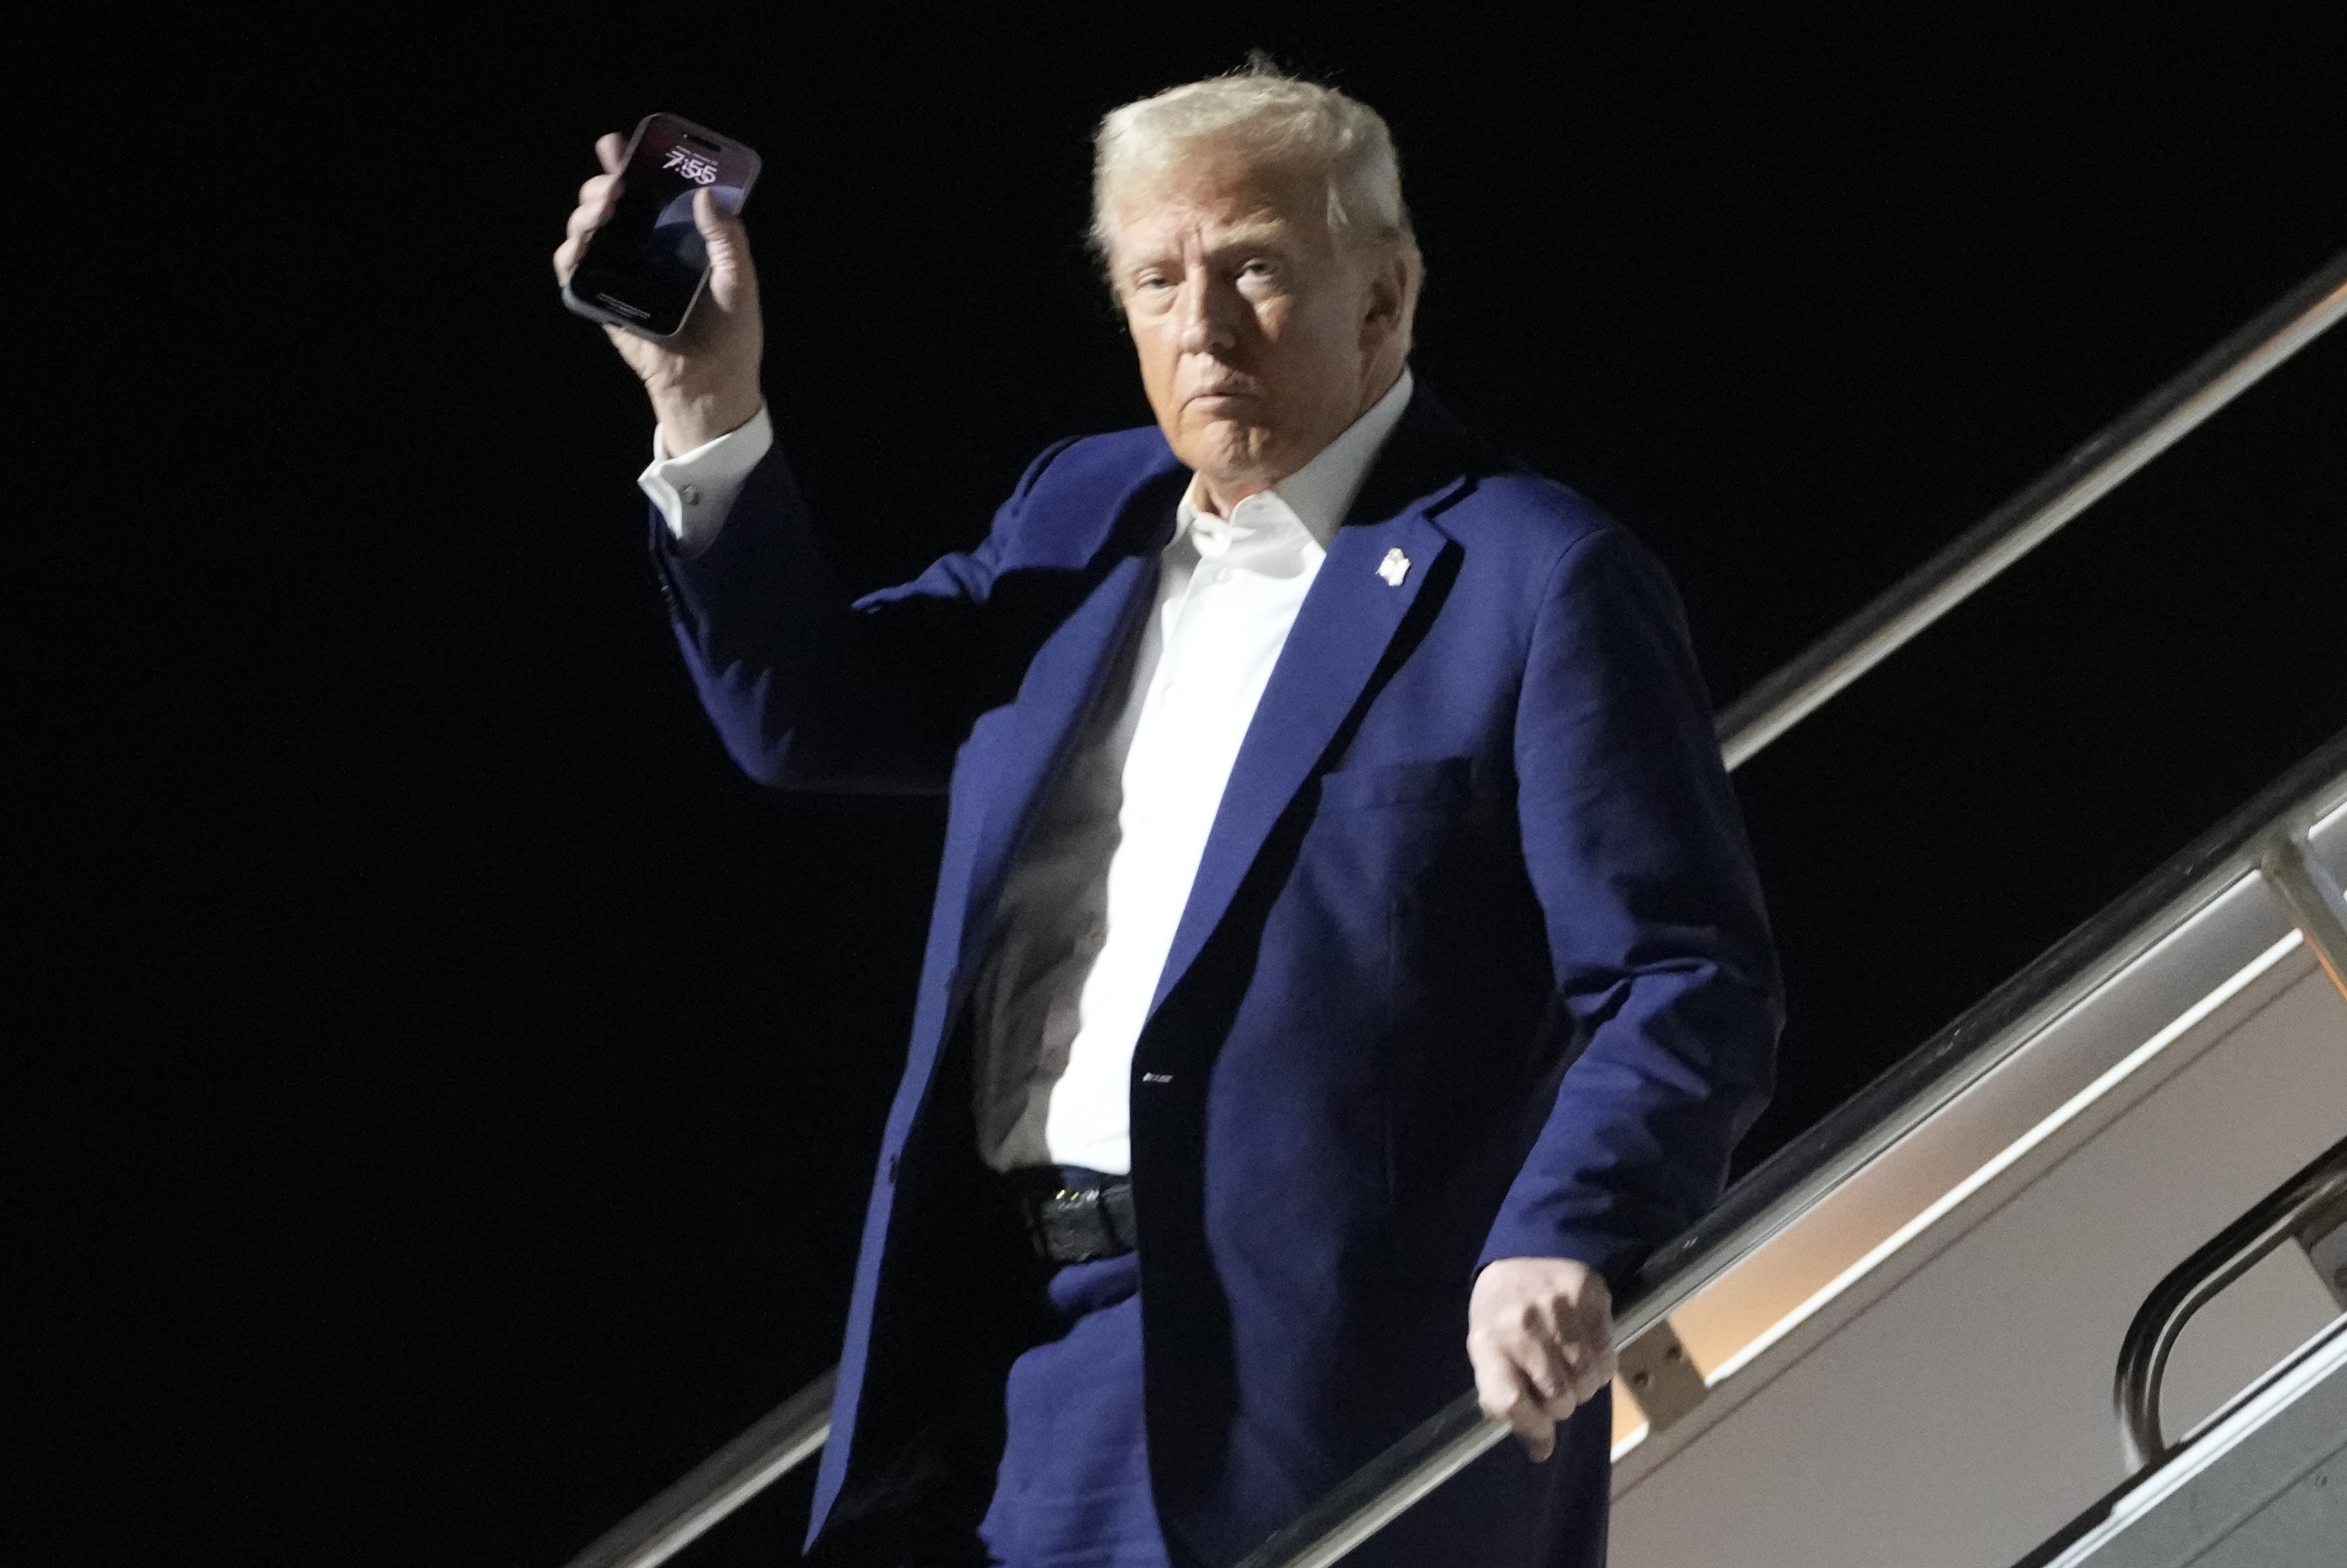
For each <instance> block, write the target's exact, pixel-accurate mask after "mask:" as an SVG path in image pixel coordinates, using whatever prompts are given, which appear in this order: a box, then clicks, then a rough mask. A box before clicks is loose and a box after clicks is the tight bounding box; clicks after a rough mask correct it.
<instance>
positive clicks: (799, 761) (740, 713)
mask: <svg viewBox="0 0 2347 1568" xmlns="http://www.w3.org/2000/svg"><path fill="white" fill-rule="evenodd" d="M1068 445H1069V444H1068V443H1064V442H1063V443H1061V444H1060V445H1059V446H1053V447H1051V449H1049V450H1048V451H1046V452H1044V454H1043V455H1042V456H1040V457H1038V458H1037V459H1036V460H1035V462H1034V463H1033V464H1032V465H1031V466H1030V467H1029V468H1028V470H1027V472H1026V474H1025V475H1024V476H1023V477H1021V478H1020V482H1019V487H1018V488H1017V489H1016V490H1015V491H1013V492H1012V494H1011V497H1010V499H1009V500H1007V501H1005V502H1004V503H1003V504H1002V506H1001V507H1000V508H999V510H998V511H997V512H996V513H995V517H994V526H993V528H992V529H991V530H990V531H989V533H988V535H987V537H986V539H985V540H984V542H982V543H981V544H979V547H978V548H976V549H975V550H972V551H969V552H968V553H966V554H962V553H957V554H953V555H948V556H946V557H943V558H942V559H939V560H938V561H937V562H936V564H934V565H932V566H931V567H930V568H929V569H928V570H927V571H926V572H923V573H922V574H921V575H920V576H919V577H918V578H917V579H914V580H913V581H911V582H909V583H906V584H904V585H903V586H901V587H898V588H893V589H884V590H882V591H880V592H878V593H874V594H870V595H867V596H866V597H865V598H863V599H860V600H851V599H850V598H849V595H848V593H847V590H846V588H845V587H844V586H842V584H841V583H840V580H839V578H838V576H837V574H836V573H835V572H834V571H833V569H832V567H831V563H830V561H829V560H828V559H825V555H824V551H823V548H822V546H821V544H820V543H819V542H818V541H817V539H816V538H815V529H814V528H813V526H812V524H811V522H810V521H809V519H808V517H807V511H806V506H805V501H804V500H803V499H802V498H801V497H800V495H799V489H798V485H797V483H796V481H795V480H794V478H793V477H792V475H791V472H790V468H789V466H788V465H787V464H785V463H784V460H783V456H782V453H781V450H780V448H779V447H777V448H775V449H774V450H773V451H770V452H769V453H768V454H767V455H766V456H765V457H764V459H763V460H762V461H761V462H760V463H759V464H758V466H757V467H756V468H755V469H753V471H752V472H751V474H750V477H749V479H748V481H747V482H746V483H745V484H744V486H743V489H742V492H741V495H740V497H738V498H737V499H736V500H735V501H734V503H733V509H732V511H731V512H730V513H729V514H728V516H727V518H726V520H725V526H724V528H723V529H722V530H721V531H720V532H719V533H718V535H717V537H716V538H715V539H714V540H712V542H711V543H710V545H709V546H708V548H706V549H704V550H702V551H701V552H699V553H698V554H693V555H687V554H685V553H683V552H682V551H680V550H679V549H678V548H676V546H675V541H674V538H673V536H672V535H671V533H670V532H669V530H668V528H666V526H665V525H664V524H663V522H662V520H661V518H660V516H659V514H658V512H657V510H655V511H654V513H653V515H652V518H651V555H652V565H653V569H654V571H655V572H656V573H657V574H658V576H659V578H660V581H661V596H662V598H663V599H665V600H667V603H668V607H669V612H670V615H671V619H672V620H673V622H674V629H675V631H676V639H677V642H678V645H679V646H680V647H681V648H682V650H683V651H684V661H685V665H686V667H687V668H688V669H689V670H690V671H691V672H692V680H693V684H694V685H695V687H696V688H697V689H698V690H699V692H700V694H701V702H702V707H703V708H705V709H707V710H708V712H709V717H710V719H711V721H712V723H714V724H715V725H716V726H717V733H718V735H719V737H720V738H721V739H722V740H723V742H724V743H725V749H726V751H727V752H728V753H731V754H732V755H733V760H734V761H735V762H737V763H739V764H741V765H742V768H743V772H745V773H747V774H749V775H750V776H751V777H752V778H753V779H756V780H757V781H758V782H760V783H761V784H771V785H774V786H776V787H778V788H785V789H824V790H838V791H849V792H859V793H872V794H931V793H936V792H938V791H942V790H943V789H944V788H945V787H946V784H947V781H948V777H949V776H950V774H951V772H952V768H953V758H954V752H955V748H956V747H958V745H959V744H960V743H961V741H962V739H963V736H964V734H965V733H966V732H967V731H968V729H969V723H970V719H971V717H972V716H973V713H974V712H975V709H974V707H973V705H972V704H973V702H975V700H976V697H977V681H976V674H977V672H978V671H981V670H983V669H984V668H985V667H986V661H985V659H984V657H983V653H984V642H985V637H986V630H987V625H986V621H987V617H986V613H985V612H986V606H987V598H988V593H989V589H991V587H992V585H993V582H994V579H995V575H996V570H997V567H998V563H999V561H1000V559H1002V558H1003V554H1004V552H1005V550H1006V549H1007V548H1009V541H1010V539H1011V538H1013V537H1014V536H1015V534H1016V531H1017V528H1018V526H1019V521H1020V513H1021V511H1022V509H1023V507H1024V506H1025V504H1026V502H1027V499H1028V497H1029V496H1030V493H1031V492H1032V490H1033V488H1034V485H1035V481H1036V480H1037V478H1038V477H1040V475H1041V474H1042V472H1043V470H1044V469H1045V468H1046V467H1047V466H1050V464H1051V460H1052V459H1053V458H1054V457H1056V456H1059V454H1060V453H1061V451H1063V450H1065V449H1066V446H1068Z"/></svg>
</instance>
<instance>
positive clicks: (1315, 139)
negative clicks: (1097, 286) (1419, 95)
mask: <svg viewBox="0 0 2347 1568" xmlns="http://www.w3.org/2000/svg"><path fill="white" fill-rule="evenodd" d="M1209 146H1214V147H1232V146H1236V147H1240V148H1244V149H1247V150H1248V151H1251V152H1254V153H1255V154H1256V155H1258V156H1260V157H1263V158H1265V159H1268V160H1272V161H1276V162H1277V163H1280V164H1282V165H1284V166H1286V167H1287V168H1291V169H1303V170H1305V171H1307V172H1310V173H1314V174H1317V175H1319V176H1320V177H1322V178H1324V179H1326V180H1327V185H1328V231H1329V233H1330V234H1332V235H1334V236H1335V237H1336V239H1337V243H1339V244H1340V245H1348V246H1353V247H1358V248H1363V249H1368V248H1377V249H1383V248H1387V247H1391V246H1404V247H1408V248H1409V249H1410V250H1412V251H1415V250H1416V249H1417V242H1416V240H1415V238H1414V237H1413V236H1412V234H1411V232H1410V226H1409V209H1408V208H1407V207H1404V206H1403V205H1402V200H1401V162H1400V159H1399V158H1397V157H1396V156H1395V153H1394V145H1393V136H1392V133H1391V132H1389V131H1388V130H1387V129H1386V122H1385V121H1384V119H1383V118H1380V117H1379V116H1378V111H1377V110H1375V109H1373V108H1369V106H1368V105H1367V104H1365V103H1363V102H1361V101H1360V100H1359V99H1358V98H1353V97H1347V96H1346V95H1345V94H1343V93H1340V92H1338V91H1337V89H1336V88H1334V87H1322V86H1320V85H1319V84H1318V83H1317V82H1307V81H1304V80H1301V79H1299V78H1297V77H1291V76H1288V75H1286V73H1285V72H1283V71H1281V70H1280V69H1279V67H1277V66H1276V65H1274V64H1273V63H1272V61H1271V58H1270V56H1267V55H1266V54H1264V53H1263V52H1262V51H1261V50H1259V49H1258V50H1256V51H1255V53H1254V54H1252V55H1250V56H1248V57H1247V63H1246V64H1245V66H1243V67H1240V68H1239V69H1237V70H1235V71H1233V72H1231V73H1230V74H1229V75H1227V76H1221V77H1208V78H1207V79H1206V80H1204V81H1203V82H1187V83H1184V85H1182V86H1181V87H1168V88H1166V89H1165V90H1164V91H1163V92H1162V93H1159V94H1158V95H1157V96H1156V97H1147V98H1143V99H1141V100H1140V101H1138V102H1136V103H1129V104H1126V105H1124V106H1123V107H1122V108H1115V109H1112V110H1110V111H1109V112H1108V114H1107V115H1106V116H1105V117H1103V118H1102V120H1101V123H1100V129H1099V130H1098V131H1097V132H1096V133H1095V134H1094V135H1093V138H1092V249H1093V251H1096V252H1097V253H1098V254H1099V256H1100V257H1101V259H1102V261H1106V260H1107V259H1108V255H1109V250H1110V247H1111V246H1112V244H1113V243H1114V242H1115V240H1116V225H1115V221H1114V220H1113V218H1112V210H1113V205H1114V202H1115V199H1116V196H1117V194H1118V193H1119V192H1120V191H1122V190H1131V189H1132V188H1133V186H1135V185H1137V184H1141V183H1144V182H1146V181H1148V180H1150V179H1155V178H1157V177H1160V176H1162V175H1163V173H1164V172H1165V171H1166V170H1167V169H1172V168H1173V167H1174V166H1175V165H1176V164H1178V163H1180V162H1181V161H1182V159H1184V158H1185V157H1187V156H1188V155H1189V154H1191V153H1192V152H1194V151H1195V150H1196V149H1200V148H1204V147H1209Z"/></svg>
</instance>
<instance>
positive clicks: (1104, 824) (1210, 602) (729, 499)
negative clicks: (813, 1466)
mask: <svg viewBox="0 0 2347 1568" xmlns="http://www.w3.org/2000/svg"><path fill="white" fill-rule="evenodd" d="M1410 386H1411V378H1410V375H1409V372H1408V371H1404V372H1403V373H1402V376H1401V379H1400V380H1399V382H1397V383H1396V384H1394V386H1393V388H1392V390H1390V391H1389V392H1388V393H1387V394H1386V395H1384V396H1383V397H1381V398H1379V399H1378V402H1377V404H1376V405H1374V406H1372V407H1371V408H1370V409H1369V410H1368V413H1366V414H1364V415H1361V417H1360V418H1359V419H1358V420H1356V421H1355V422H1354V424H1353V425H1352V426H1351V427H1350V428H1349V429H1348V430H1347V431H1346V432H1345V433H1344V434H1343V435H1341V436H1338V437H1337V439H1336V440H1335V441H1333V442H1331V443H1330V444H1329V445H1328V446H1327V447H1326V448H1325V449H1323V450H1322V451H1321V452H1320V453H1319V455H1318V456H1315V457H1314V458H1313V459H1312V460H1311V461H1310V462H1309V463H1307V464H1306V465H1305V466H1303V467H1302V468H1300V469H1298V470H1297V471H1296V473H1295V474H1293V475H1291V476H1290V477H1287V478H1286V479H1285V480H1282V481H1281V482H1280V483H1279V484H1278V485H1277V486H1276V487H1273V488H1271V489H1269V490H1266V491H1264V492H1262V493H1260V494H1258V495H1255V496H1250V497H1247V498H1246V499H1245V500H1244V501H1241V502H1240V503H1238V505H1236V506H1235V507H1232V508H1231V515H1230V516H1229V517H1228V518H1218V517H1216V516H1214V514H1213V513H1211V512H1206V511H1204V510H1202V509H1201V508H1200V507H1199V505H1198V486H1197V482H1196V481H1195V480H1193V481H1192V482H1191V485H1190V488H1189V490H1188V492H1187V493H1186V494H1184V497H1183V498H1182V501H1181V503H1180V506H1179V507H1178V508H1177V510H1176V514H1175V518H1174V525H1175V526H1174V530H1173V539H1172V541H1171V542H1170V543H1169V544H1167V545H1166V547H1165V550H1164V553H1163V558H1162V564H1161V567H1160V570H1159V573H1158V581H1157V591H1156V598H1155V601H1154V603H1153V606H1152V609H1151V611H1150V615H1149V620H1148V621H1147V623H1146V625H1145V626H1144V627H1143V630H1142V632H1141V635H1140V637H1139V638H1138V639H1137V641H1136V645H1135V646H1134V647H1133V648H1132V649H1131V650H1129V651H1127V652H1126V654H1125V655H1124V664H1125V668H1123V669H1122V670H1120V671H1115V672H1112V678H1111V682H1110V684H1109V687H1108V693H1109V695H1108V696H1107V697H1106V699H1105V700H1103V701H1102V702H1101V703H1100V704H1099V705H1098V708H1097V709H1096V711H1095V712H1093V713H1092V715H1091V716H1090V718H1089V719H1088V721H1087V722H1086V723H1085V725H1084V726H1083V728H1082V730H1081V731H1080V732H1079V734H1078V738H1077V741H1076V743H1075V750H1074V752H1073V753H1072V754H1071V756H1070V757H1069V759H1068V763H1067V765H1066V767H1065V768H1064V770H1063V771H1062V773H1061V779H1060V782H1059V784H1058V785H1057V786H1056V787H1055V788H1054V790H1053V791H1052V794H1051V798H1049V799H1048V800H1046V801H1044V802H1042V803H1041V804H1040V806H1039V808H1038V810H1037V814H1036V817H1035V819H1034V821H1033V822H1032V823H1031V824H1030V827H1029V829H1028V831H1027V834H1026V836H1025V837H1024V838H1023V839H1022V840H1021V842H1020V847H1019V850H1018V853H1017V855H1016V856H1014V857H1013V860H1012V863H1011V866H1010V872H1009V874H1008V875H1007V876H1006V877H1005V880H1004V884H1003V890H1002V896H1001V897H1000V899H999V902H998V903H997V905H996V907H995V909H994V911H993V912H992V917H991V918H992V921H993V930H992V931H991V933H990V938H991V940H990V942H989V957H988V960H987V966H986V968H985V970H984V971H983V972H982V973H981V974H980V975H979V979H978V982H977V985H976V987H975V989H974V990H973V992H972V996H971V1005H972V1006H973V1007H974V1008H975V1009H977V1017H976V1020H975V1021H976V1024H977V1027H978V1046H979V1056H978V1062H977V1071H976V1075H975V1092H976V1097H977V1098H976V1104H975V1111H976V1113H977V1120H978V1136H979V1153H980V1154H981V1155H982V1156H983V1157H984V1158H985V1160H986V1162H987V1163H988V1164H989V1165H991V1166H993V1167H994V1168H995V1169H997V1170H1005V1171H1007V1170H1013V1169H1017V1168H1020V1167H1021V1166H1030V1165H1044V1164H1058V1165H1081V1166H1086V1167H1089V1168H1091V1169H1092V1170H1095V1171H1104V1172H1109V1173H1124V1172H1126V1171H1129V1170H1131V1169H1132V1163H1133V1156H1132V1143H1131V1138H1130V1132H1129V1129H1130V1124H1131V1118H1130V1104H1129V1098H1130V1096H1129V1080H1130V1077H1131V1074H1132V1071H1133V1045H1134V1043H1135V1041H1136V1040H1138V1039H1139V1038H1140V1034H1141V1028H1142V1025H1143V1023H1145V1022H1146V1021H1147V1019H1148V1011H1149V1003H1150V999H1151V998H1152V997H1153V995H1154V994H1155V993H1156V989H1157V980H1158V976H1159V975H1160V973H1161V972H1162V971H1163V968H1164V967H1165V958H1166V954H1167V953H1168V951H1169V950H1171V948H1172V947H1173V930H1174V927H1175V926H1176V925H1177V924H1179V922H1180V920H1181V918H1182V911H1183V908H1184V906H1185V905H1186V904H1187V903H1188V902H1189V897H1190V884H1191V882H1192V881H1193V880H1194V878H1195V877H1196V876H1197V873H1198V863H1199V860H1200V858H1201V857H1202V856H1204V853H1205V847H1206V836H1207V835H1208V833H1209V832H1210V831H1211V830H1212V829H1213V827H1214V815H1215V813H1216V811H1217V810H1218V809H1219V808H1220V806H1221V804H1222V798H1223V788H1224V785H1225V784H1226V783H1228V782H1229V779H1230V774H1231V766H1232V764H1234V763H1235V761H1236V760H1237V757H1238V751H1239V743H1240V742H1241V741H1242V740H1244V739H1245V735H1246V732H1247V726H1248V725H1249V724H1250V723H1252V722H1253V721H1254V718H1255V706H1256V704H1257V703H1258V702H1260V701H1261V700H1262V697H1263V692H1264V687H1265V686H1266V684H1267V683H1268V682H1269V681H1270V679H1271V671H1272V667H1273V665H1275V664H1276V663H1277V662H1278V660H1279V653H1280V650H1281V649H1282V648H1283V647H1285V646H1286V642H1287V634H1288V631H1289V630H1290V629H1291V628H1292V627H1293V626H1294V625H1295V624H1296V611H1297V610H1300V609H1301V608H1302V607H1303V604H1304V597H1305V595H1306V593H1307V592H1308V591H1309V590H1310V589H1311V587H1312V579H1313V578H1314V577H1315V576H1317V574H1318V572H1319V569H1320V563H1321V561H1322V559H1325V558H1326V556H1327V548H1328V544H1329V542H1330V541H1331V540H1332V539H1333V538H1335V537H1336V532H1337V525H1338V524H1340V523H1341V522H1343V521H1344V518H1345V514H1346V512H1347V511H1348V510H1349V509H1350V507H1352V504H1353V497H1355V496H1356V495H1357V494H1358V492H1359V490H1360V487H1361V483H1362V481H1363V480H1364V479H1365V478H1366V477H1368V471H1369V466H1370V464H1371V463H1372V462H1374V461H1375V460H1376V457H1377V455H1378V450H1379V449H1380V448H1381V447H1382V446H1384V445H1385V442H1386V438H1387V437H1388V436H1390V435H1391V434H1392V432H1393V427H1394V425H1395V424H1396V423H1397V422H1399V419H1400V418H1401V413H1402V410H1403V408H1404V407H1405V406H1406V405H1408V404H1409V395H1410ZM654 439H655V450H654V461H653V463H652V465H651V466H650V467H648V468H646V469H645V470H644V473H643V476H642V477H641V479H640V480H639V483H640V484H641V486H642V487H643V489H644V492H645V493H646V494H647V495H649V496H650V497H651V498H652V500H653V502H654V503H655V504H656V505H657V506H659V507H660V509H661V515H662V516H663V517H664V518H666V519H667V521H668V526H669V528H671V530H672V531H673V532H674V533H675V535H676V537H677V539H678V541H679V544H680V545H681V547H682V548H685V549H687V550H689V551H695V550H698V549H701V548H706V546H707V544H708V542H709V540H710V539H712V538H715V537H716V534H717V531H718V529H719V528H722V527H723V522H724V515H725V511H726V509H727V508H729V507H731V506H732V504H733V498H734V497H736V496H737V495H739V493H740V490H741V486H742V482H743V479H744V478H746V477H747V476H748V474H749V471H750V469H751V468H753V467H754V466H756V464H757V462H758V459H759V458H760V457H763V456H764V455H765V453H766V450H767V448H768V447H769V446H772V444H773V439H774V437H773V430H772V426H771V425H769V424H768V422H767V420H766V416H765V415H764V412H763V411H761V412H760V414H759V415H758V416H757V417H756V418H755V419H753V420H752V421H751V422H750V424H748V425H744V426H743V428H742V429H740V430H737V431H735V432H733V434H732V435H729V436H721V437H719V438H718V439H717V440H716V441H712V442H711V443H709V444H708V445H707V446H702V447H698V448H696V449H694V450H693V451H692V452H688V453H686V454H685V455H683V456H681V457H669V456H665V455H664V454H663V453H661V452H660V451H659V449H658V445H657V442H658V438H657V436H655V438H654Z"/></svg>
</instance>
